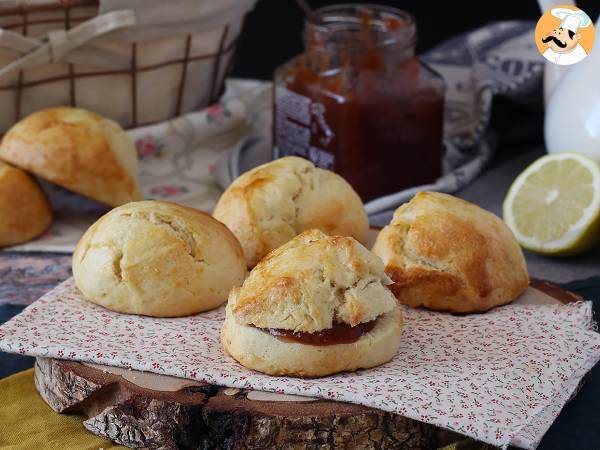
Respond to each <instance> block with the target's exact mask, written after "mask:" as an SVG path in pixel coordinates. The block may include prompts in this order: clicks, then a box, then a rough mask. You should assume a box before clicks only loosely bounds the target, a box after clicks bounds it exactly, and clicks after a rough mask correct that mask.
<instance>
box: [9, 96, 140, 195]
mask: <svg viewBox="0 0 600 450" xmlns="http://www.w3.org/2000/svg"><path fill="white" fill-rule="evenodd" d="M0 159H3V160H4V161H6V162H9V163H11V164H13V165H15V166H17V167H20V168H21V169H24V170H26V171H27V172H31V173H33V174H35V175H37V176H38V177H40V178H44V179H46V180H48V181H50V182H52V183H54V184H58V185H59V186H62V187H64V188H66V189H69V190H71V191H74V192H77V193H79V194H82V195H85V196H86V197H89V198H92V199H94V200H97V201H99V202H102V203H106V204H108V205H111V206H119V205H122V204H124V203H127V202H130V201H134V200H141V198H142V196H141V194H140V190H139V188H138V184H137V163H138V162H137V153H136V149H135V146H134V145H133V142H132V141H131V139H130V138H129V136H127V134H126V133H125V132H124V131H123V129H122V128H121V127H120V126H119V125H118V124H117V123H116V122H113V121H112V120H109V119H105V118H103V117H101V116H99V115H97V114H94V113H92V112H89V111H86V110H84V109H78V108H66V107H65V108H52V109H46V110H42V111H38V112H36V113H33V114H31V115H30V116H28V117H26V118H25V119H23V120H21V121H20V122H18V123H17V124H15V125H14V126H13V127H12V128H11V129H10V130H8V132H7V133H6V135H5V136H4V138H3V139H2V144H0Z"/></svg>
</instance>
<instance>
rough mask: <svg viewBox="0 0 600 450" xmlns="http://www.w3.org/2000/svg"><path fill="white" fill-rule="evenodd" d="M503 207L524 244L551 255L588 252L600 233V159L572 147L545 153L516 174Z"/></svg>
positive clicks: (507, 218)
mask: <svg viewBox="0 0 600 450" xmlns="http://www.w3.org/2000/svg"><path fill="white" fill-rule="evenodd" d="M503 210H504V211H503V214H504V221H505V222H506V224H507V225H508V226H509V228H510V229H511V230H512V232H513V233H514V235H515V237H516V238H517V241H518V242H519V244H521V246H522V247H524V248H526V249H528V250H531V251H534V252H537V253H543V254H548V255H573V254H576V253H580V252H583V251H585V250H587V249H589V248H590V247H591V246H593V245H594V243H595V242H596V241H597V239H598V237H599V235H600V165H598V163H597V162H596V161H594V160H592V159H589V158H587V157H585V156H582V155H580V154H578V153H572V152H564V153H554V154H551V155H547V156H543V157H541V158H540V159H538V160H536V161H535V162H533V163H532V164H531V165H530V166H529V167H527V168H526V169H525V170H524V171H523V172H522V173H521V174H520V175H519V176H518V177H517V178H516V179H515V181H514V182H513V184H512V186H511V187H510V189H509V190H508V194H507V195H506V198H505V199H504V205H503Z"/></svg>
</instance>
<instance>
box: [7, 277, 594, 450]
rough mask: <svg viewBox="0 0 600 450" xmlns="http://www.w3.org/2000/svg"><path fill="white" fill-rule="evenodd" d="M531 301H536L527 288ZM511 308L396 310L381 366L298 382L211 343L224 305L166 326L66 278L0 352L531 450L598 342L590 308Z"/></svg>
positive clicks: (10, 326)
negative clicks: (96, 299)
mask: <svg viewBox="0 0 600 450" xmlns="http://www.w3.org/2000/svg"><path fill="white" fill-rule="evenodd" d="M531 296H533V297H547V296H545V294H542V293H541V292H540V291H537V290H536V289H533V288H530V289H529V290H528V291H527V292H526V294H525V297H531ZM542 300H543V299H542ZM518 303H519V304H513V305H509V306H505V307H501V308H496V309H494V310H493V311H491V312H488V313H486V314H474V315H465V316H454V315H450V314H444V313H434V312H429V311H424V310H417V309H411V308H405V309H404V315H405V327H404V334H403V340H402V342H403V343H402V346H401V349H400V351H399V352H398V354H397V355H396V357H395V358H394V359H393V360H392V361H390V362H389V363H387V364H384V365H382V366H380V367H377V368H374V369H369V370H362V371H358V372H355V373H343V374H338V375H334V376H329V377H324V378H319V379H302V378H285V377H272V376H268V375H263V374H260V373H257V372H254V371H251V370H247V369H245V368H243V367H241V366H240V365H239V364H238V363H237V362H235V361H234V360H233V359H232V358H230V357H229V356H228V355H227V354H226V353H225V352H224V351H223V349H222V347H221V344H220V341H219V331H220V328H221V324H222V321H223V317H224V309H223V308H219V309H216V310H213V311H210V312H207V313H203V314H198V315H196V316H191V317H183V318H175V319H157V318H151V317H140V316H132V315H126V314H119V313H115V312H112V311H109V310H107V309H104V308H102V307H100V306H97V305H94V304H92V303H89V302H87V301H86V300H84V298H83V297H82V296H81V294H80V293H79V291H78V290H77V288H76V287H75V285H74V282H73V280H72V279H69V280H67V281H66V282H64V283H63V284H61V285H60V286H58V287H57V288H55V289H54V290H53V291H51V292H49V293H48V294H46V295H45V296H44V297H42V298H41V299H40V300H38V301H37V302H35V303H34V304H32V305H30V306H29V307H28V308H27V309H25V310H24V311H23V312H22V313H21V314H20V315H18V316H16V317H14V318H13V319H12V320H10V321H9V322H7V323H6V324H4V325H2V326H1V327H0V350H3V351H7V352H12V353H20V354H25V355H31V356H44V357H53V358H62V359H72V360H79V361H89V362H94V363H98V364H104V365H112V366H120V367H126V368H132V369H136V370H143V371H150V372H156V373H159V374H166V375H172V376H178V377H184V378H190V379H196V380H201V381H206V382H209V383H213V384H218V385H224V386H230V387H237V388H248V389H256V390H262V391H272V392H279V393H285V394H301V395H305V396H313V397H322V398H326V399H331V400H337V401H345V402H352V403H358V404H362V405H366V406H370V407H375V408H379V409H382V410H386V411H391V412H395V413H398V414H402V415H404V416H406V417H410V418H412V419H416V420H420V421H422V422H427V423H430V424H433V425H437V426H441V427H445V428H448V429H451V430H455V431H457V432H460V433H463V434H465V435H468V436H471V437H473V438H475V439H479V440H481V441H485V442H488V443H491V444H494V445H497V446H501V447H506V446H507V445H509V444H513V445H518V446H522V447H525V448H535V446H536V445H537V443H538V442H539V441H540V439H541V437H542V436H543V434H544V433H545V432H546V430H547V429H548V427H549V426H550V425H551V423H552V422H553V420H554V419H555V418H556V416H557V415H558V413H559V412H560V410H561V408H562V407H563V405H564V404H565V402H566V401H567V400H568V399H569V397H570V396H571V395H572V394H573V392H574V391H575V389H576V387H577V386H578V384H579V382H580V381H581V378H582V377H583V375H584V374H585V373H586V372H587V371H589V370H590V369H591V368H592V367H593V366H594V364H595V363H596V362H597V361H598V359H599V358H600V335H599V334H598V333H596V332H595V331H594V330H593V320H592V312H591V303H590V302H579V303H573V304H569V305H557V304H543V305H542V304H536V305H531V304H527V303H530V302H527V301H520V302H518ZM535 303H544V302H543V301H541V302H540V301H535ZM546 303H547V302H546Z"/></svg>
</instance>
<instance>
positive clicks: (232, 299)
mask: <svg viewBox="0 0 600 450" xmlns="http://www.w3.org/2000/svg"><path fill="white" fill-rule="evenodd" d="M390 283H391V280H390V279H389V278H388V277H387V276H386V274H385V273H384V271H383V264H382V263H381V260H380V259H379V258H377V257H376V256H374V255H373V254H371V253H370V252H369V251H368V250H367V249H366V248H364V247H363V246H362V245H360V244H359V243H358V242H356V241H355V240H354V239H353V238H350V237H341V236H327V235H325V234H324V233H322V232H321V231H318V230H309V231H305V232H304V233H302V234H300V235H299V236H297V237H295V238H294V239H292V240H291V241H289V242H287V243H286V244H284V245H283V246H281V247H279V248H278V249H277V250H275V251H273V252H272V253H270V254H269V255H268V256H267V257H266V258H264V259H263V260H262V261H261V262H259V263H258V265H257V266H256V267H255V268H254V269H253V270H252V272H250V275H249V276H248V278H247V279H246V281H245V282H244V284H243V285H242V287H241V288H234V289H232V290H231V292H230V294H229V301H228V304H227V309H226V315H225V322H224V323H223V328H222V330H221V342H222V344H223V347H224V348H225V350H226V351H227V352H228V353H229V354H230V355H231V356H232V357H233V358H235V359H236V360H237V361H239V362H240V363H241V364H242V365H244V366H246V367H248V368H250V369H254V370H258V371H260V372H264V373H267V374H270V375H292V376H303V377H319V376H324V375H329V374H332V373H336V372H342V371H348V370H356V369H359V368H368V367H374V366H377V365H380V364H383V363H384V362H386V361H389V360H390V359H392V357H393V356H394V355H395V354H396V351H397V350H398V347H399V346H400V338H401V335H402V313H401V310H400V306H399V304H398V302H397V301H396V299H395V298H394V295H393V294H392V292H391V291H390V290H389V289H388V288H387V285H388V284H390Z"/></svg>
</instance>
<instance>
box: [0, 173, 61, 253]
mask: <svg viewBox="0 0 600 450" xmlns="http://www.w3.org/2000/svg"><path fill="white" fill-rule="evenodd" d="M50 222H52V208H51V207H50V202H49V201H48V197H46V194H45V193H44V191H43V190H42V188H40V186H39V184H38V183H37V182H36V181H35V180H34V179H33V178H31V177H30V176H29V175H27V174H26V173H25V172H23V171H22V170H20V169H17V168H15V167H11V166H9V165H7V164H4V163H2V162H0V247H4V246H8V245H16V244H21V243H23V242H27V241H30V240H31V239H33V238H35V237H37V236H38V235H40V234H42V233H43V232H44V231H45V230H46V228H48V226H49V225H50Z"/></svg>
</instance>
